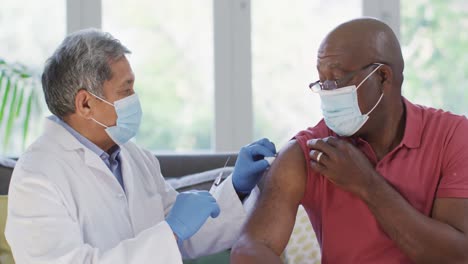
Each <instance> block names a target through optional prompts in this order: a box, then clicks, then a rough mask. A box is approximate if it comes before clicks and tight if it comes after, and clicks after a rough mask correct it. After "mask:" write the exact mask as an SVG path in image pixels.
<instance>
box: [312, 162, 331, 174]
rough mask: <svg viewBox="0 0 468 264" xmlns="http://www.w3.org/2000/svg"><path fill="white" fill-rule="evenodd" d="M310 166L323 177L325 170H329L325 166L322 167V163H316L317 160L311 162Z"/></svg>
mask: <svg viewBox="0 0 468 264" xmlns="http://www.w3.org/2000/svg"><path fill="white" fill-rule="evenodd" d="M309 164H310V167H311V168H312V169H313V170H314V171H316V172H318V173H319V174H322V175H323V174H324V172H325V170H326V169H327V167H325V166H324V165H322V164H321V163H318V162H316V161H315V160H311V161H310V162H309Z"/></svg>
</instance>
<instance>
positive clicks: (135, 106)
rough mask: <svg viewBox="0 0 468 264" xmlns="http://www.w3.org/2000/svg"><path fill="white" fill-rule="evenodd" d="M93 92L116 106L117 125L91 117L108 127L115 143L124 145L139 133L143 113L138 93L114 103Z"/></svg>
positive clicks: (108, 132) (108, 131)
mask: <svg viewBox="0 0 468 264" xmlns="http://www.w3.org/2000/svg"><path fill="white" fill-rule="evenodd" d="M91 94H92V95H93V96H95V97H96V98H99V99H100V100H102V101H103V102H105V103H107V104H109V105H111V106H113V107H114V108H115V113H116V114H117V121H116V125H115V126H106V125H104V124H103V123H101V122H99V121H97V120H96V119H94V118H91V119H92V120H93V121H94V122H96V123H97V124H99V125H101V126H103V127H105V128H106V133H107V134H108V135H109V137H110V138H111V139H112V140H113V141H114V142H115V143H117V144H118V145H123V144H125V143H127V142H128V141H129V140H130V139H132V138H133V137H134V136H135V135H136V134H137V132H138V129H139V128H140V124H141V117H142V115H143V112H142V110H141V105H140V100H139V98H138V95H137V94H132V95H130V96H127V97H125V98H123V99H120V100H117V101H115V102H114V103H113V104H112V103H110V102H108V101H106V100H104V99H103V98H101V97H99V96H97V95H95V94H93V93H91Z"/></svg>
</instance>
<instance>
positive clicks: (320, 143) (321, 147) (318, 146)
mask: <svg viewBox="0 0 468 264" xmlns="http://www.w3.org/2000/svg"><path fill="white" fill-rule="evenodd" d="M307 147H309V148H311V149H314V150H318V151H320V152H323V153H324V154H327V156H329V157H333V154H334V153H335V151H336V149H335V147H333V146H331V145H330V144H328V143H327V142H325V141H324V139H321V138H319V139H311V140H309V141H307Z"/></svg>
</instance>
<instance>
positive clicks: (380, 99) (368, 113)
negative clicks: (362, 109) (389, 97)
mask: <svg viewBox="0 0 468 264" xmlns="http://www.w3.org/2000/svg"><path fill="white" fill-rule="evenodd" d="M383 95H384V94H383V93H382V95H381V96H380V98H379V100H378V101H377V103H376V104H375V105H374V107H372V109H371V110H370V111H369V112H367V114H366V116H369V115H370V113H372V111H374V109H375V108H376V107H377V106H378V105H379V103H380V101H382V98H383Z"/></svg>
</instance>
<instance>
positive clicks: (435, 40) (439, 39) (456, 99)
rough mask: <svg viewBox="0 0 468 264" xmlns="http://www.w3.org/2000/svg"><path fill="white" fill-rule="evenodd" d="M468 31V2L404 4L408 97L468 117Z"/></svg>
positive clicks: (408, 0) (449, 0)
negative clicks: (467, 54)
mask: <svg viewBox="0 0 468 264" xmlns="http://www.w3.org/2000/svg"><path fill="white" fill-rule="evenodd" d="M467 28H468V2H467V1H464V0H402V1H401V43H402V49H403V55H404V58H405V63H406V65H405V72H404V73H405V81H404V84H403V94H404V95H405V96H407V97H408V98H409V99H410V100H411V101H413V102H416V103H420V104H424V105H427V106H433V107H437V108H442V109H444V110H450V111H452V112H454V113H456V114H468V106H467V102H468V90H467V87H468V76H467V74H466V73H467V72H468V60H467V59H466V58H467V56H466V47H468V35H467V34H466V31H467Z"/></svg>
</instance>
